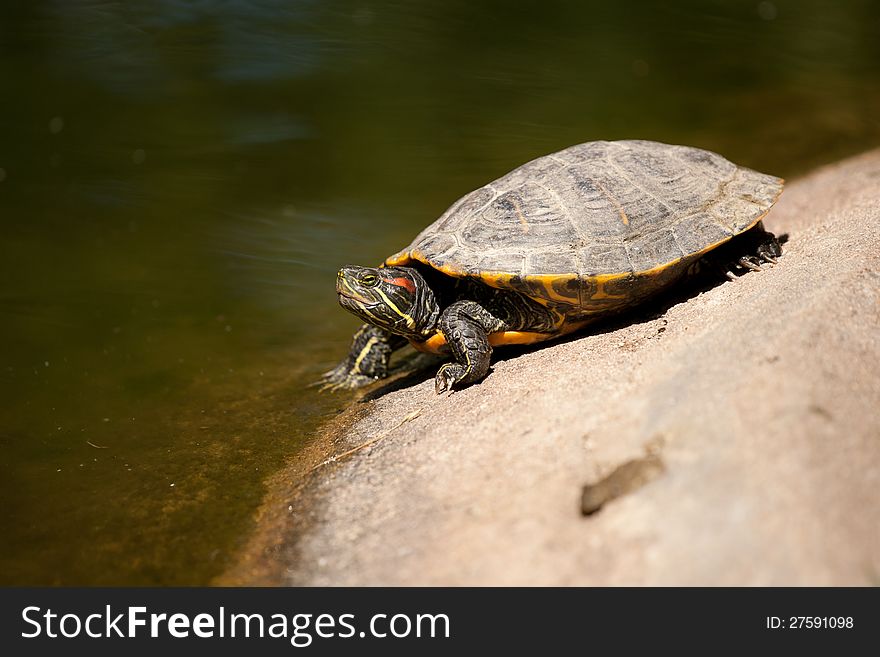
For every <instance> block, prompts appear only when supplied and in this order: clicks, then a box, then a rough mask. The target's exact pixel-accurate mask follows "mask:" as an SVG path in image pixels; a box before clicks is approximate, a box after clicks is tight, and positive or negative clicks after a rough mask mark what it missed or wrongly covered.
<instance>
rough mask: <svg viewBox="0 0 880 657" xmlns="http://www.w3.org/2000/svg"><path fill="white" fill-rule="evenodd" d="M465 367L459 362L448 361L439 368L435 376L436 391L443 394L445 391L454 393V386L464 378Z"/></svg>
mask: <svg viewBox="0 0 880 657" xmlns="http://www.w3.org/2000/svg"><path fill="white" fill-rule="evenodd" d="M461 370H464V368H463V367H462V366H461V365H459V364H458V363H446V364H445V365H444V366H443V367H441V368H440V369H439V370H437V376H436V377H435V378H434V392H436V393H437V394H438V395H442V394H443V393H444V392H449V393H452V386H454V385H455V384H456V383H457V382H458V381H460V380H461V379H462V374H463V373H462V371H461Z"/></svg>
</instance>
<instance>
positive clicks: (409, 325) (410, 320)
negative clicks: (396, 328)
mask: <svg viewBox="0 0 880 657" xmlns="http://www.w3.org/2000/svg"><path fill="white" fill-rule="evenodd" d="M376 293H377V294H378V295H379V296H380V297H382V300H383V301H384V302H385V303H387V304H388V307H389V308H391V310H393V311H394V312H396V313H397V314H398V315H400V316H401V317H403V318H404V319H405V320H406V326H407V328H409V329H414V328H415V327H416V320H414V319H413V318H412V317H410V316H409V315H407V314H406V313H405V312H403V311H402V310H401V309H400V308H398V307H397V306H395V305H394V302H393V301H392V300H391V299H389V298H388V295H387V294H385V293H384V292H383V291H382V290H380V289H379V288H376Z"/></svg>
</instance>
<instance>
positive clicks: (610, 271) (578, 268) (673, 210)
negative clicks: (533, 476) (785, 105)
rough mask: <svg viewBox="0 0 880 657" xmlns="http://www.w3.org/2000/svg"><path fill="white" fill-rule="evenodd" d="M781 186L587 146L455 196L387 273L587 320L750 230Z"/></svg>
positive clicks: (681, 152)
mask: <svg viewBox="0 0 880 657" xmlns="http://www.w3.org/2000/svg"><path fill="white" fill-rule="evenodd" d="M782 185H783V181H782V179H780V178H777V177H775V176H770V175H766V174H763V173H758V172H756V171H752V170H751V169H746V168H744V167H740V166H737V165H736V164H733V163H732V162H730V161H728V160H726V159H725V158H723V157H721V156H720V155H718V154H716V153H712V152H710V151H705V150H702V149H699V148H692V147H688V146H675V145H669V144H661V143H657V142H651V141H634V140H633V141H596V142H588V143H585V144H579V145H577V146H572V147H570V148H566V149H565V150H562V151H559V152H557V153H553V154H551V155H546V156H544V157H540V158H538V159H536V160H532V161H531V162H528V163H526V164H524V165H522V166H521V167H518V168H517V169H514V170H513V171H511V172H510V173H508V174H507V175H505V176H502V177H501V178H499V179H498V180H496V181H494V182H491V183H489V184H488V185H485V186H483V187H481V188H479V189H477V190H475V191H473V192H471V193H470V194H467V195H466V196H464V197H462V198H461V199H459V200H458V201H457V202H456V203H454V204H453V205H452V207H450V208H449V209H448V210H447V211H446V212H445V213H443V215H442V216H441V217H440V218H439V219H438V220H437V221H435V222H434V223H433V224H431V225H430V226H428V227H427V228H426V229H425V230H423V231H422V232H421V233H420V234H419V235H418V236H417V237H416V238H415V240H413V242H412V244H410V246H408V247H407V248H406V249H404V250H403V251H401V252H399V253H397V254H395V255H393V256H391V257H390V258H388V259H387V260H386V264H387V265H406V264H408V263H411V262H412V261H418V262H421V263H423V264H426V265H429V266H431V267H433V268H435V269H437V270H439V271H441V272H443V273H445V274H448V275H450V276H454V277H469V278H472V279H476V280H481V281H483V282H484V283H486V284H487V285H490V286H492V287H496V288H502V289H505V288H510V289H516V290H518V291H521V292H523V293H525V294H527V295H529V296H530V297H532V298H534V299H536V300H538V301H541V302H548V303H555V304H561V305H563V306H570V307H571V309H572V310H573V311H583V312H582V313H580V314H591V313H593V312H600V311H604V310H607V309H609V308H610V307H619V306H626V305H630V304H632V303H633V302H636V301H638V300H640V299H641V298H643V297H645V296H647V295H649V294H651V293H652V292H654V291H656V290H657V289H659V288H662V287H664V286H665V285H667V284H668V283H671V282H672V281H673V280H674V279H676V278H678V277H679V276H680V275H682V274H683V273H684V272H685V271H686V270H687V268H688V266H689V265H690V264H691V263H692V262H694V261H695V260H696V259H697V258H699V257H700V256H701V255H702V254H704V253H706V252H707V251H709V250H710V249H713V248H715V247H717V246H719V245H720V244H723V243H724V242H726V241H728V240H730V239H731V238H732V237H734V236H735V235H738V234H740V233H742V232H743V231H746V230H748V229H749V228H751V227H752V226H754V225H755V224H757V223H758V222H759V221H760V220H761V219H762V218H763V217H764V215H766V214H767V212H768V211H769V209H770V207H771V206H772V205H773V204H774V203H775V201H776V199H777V198H778V197H779V195H780V193H781V192H782ZM571 314H575V315H577V314H579V313H578V312H572V313H571Z"/></svg>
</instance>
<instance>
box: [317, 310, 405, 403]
mask: <svg viewBox="0 0 880 657" xmlns="http://www.w3.org/2000/svg"><path fill="white" fill-rule="evenodd" d="M406 343H407V340H406V338H403V337H401V336H399V335H394V334H393V333H389V332H388V331H384V330H382V329H380V328H378V327H376V326H373V325H372V324H364V325H363V326H361V328H360V329H359V330H358V332H357V333H355V334H354V338H353V339H352V341H351V348H350V349H349V352H348V356H347V357H346V358H345V360H343V361H342V362H341V363H339V365H337V366H336V367H334V368H333V369H332V370H330V371H329V372H327V373H325V374H324V376H323V377H322V378H323V383H324V386H323V387H324V388H325V389H331V390H339V389H346V388H347V389H352V388H360V387H363V386H365V385H369V384H370V383H372V382H373V381H375V380H377V379H384V378H385V377H386V376H388V363H389V361H390V360H391V354H392V353H393V352H394V351H395V350H396V349H399V348H400V347H402V346H403V345H405V344H406Z"/></svg>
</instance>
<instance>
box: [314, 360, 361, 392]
mask: <svg viewBox="0 0 880 657" xmlns="http://www.w3.org/2000/svg"><path fill="white" fill-rule="evenodd" d="M375 380H376V379H375V377H372V376H366V375H365V374H359V373H357V372H352V371H351V370H350V369H349V366H348V363H347V362H342V363H340V364H339V365H337V366H336V367H334V368H333V369H332V370H330V371H329V372H324V374H322V375H321V379H320V380H319V381H315V382H314V383H312V384H310V385H311V386H312V387H319V389H320V390H321V392H326V391H337V390H355V389H356V388H363V387H364V386H368V385H370V384H371V383H373V382H374V381H375Z"/></svg>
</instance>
